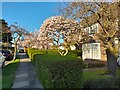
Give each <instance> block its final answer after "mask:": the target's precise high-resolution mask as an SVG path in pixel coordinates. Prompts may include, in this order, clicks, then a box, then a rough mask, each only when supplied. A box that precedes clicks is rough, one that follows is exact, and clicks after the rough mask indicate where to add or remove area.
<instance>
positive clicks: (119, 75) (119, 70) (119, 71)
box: [118, 68, 120, 77]
mask: <svg viewBox="0 0 120 90" xmlns="http://www.w3.org/2000/svg"><path fill="white" fill-rule="evenodd" d="M118 77H120V68H118Z"/></svg>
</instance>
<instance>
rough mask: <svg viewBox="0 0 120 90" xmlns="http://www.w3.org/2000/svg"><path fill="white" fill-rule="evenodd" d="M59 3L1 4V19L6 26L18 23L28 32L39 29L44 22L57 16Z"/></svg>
mask: <svg viewBox="0 0 120 90" xmlns="http://www.w3.org/2000/svg"><path fill="white" fill-rule="evenodd" d="M58 5H59V2H2V18H3V19H5V20H6V21H7V22H8V24H9V25H10V24H13V23H14V22H18V25H20V26H23V27H24V28H26V29H27V30H29V31H34V29H39V28H40V26H41V24H42V23H43V21H44V20H46V19H47V18H49V17H51V16H56V15H59V13H58V11H57V8H58Z"/></svg>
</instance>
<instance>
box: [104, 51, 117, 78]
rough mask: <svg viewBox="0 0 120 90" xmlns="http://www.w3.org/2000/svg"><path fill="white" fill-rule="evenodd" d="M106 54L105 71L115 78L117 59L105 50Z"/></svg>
mask: <svg viewBox="0 0 120 90" xmlns="http://www.w3.org/2000/svg"><path fill="white" fill-rule="evenodd" d="M106 54H107V69H108V71H109V72H110V73H111V75H112V76H113V77H116V76H117V58H116V56H115V54H114V53H113V52H112V51H110V50H109V49H107V50H106Z"/></svg>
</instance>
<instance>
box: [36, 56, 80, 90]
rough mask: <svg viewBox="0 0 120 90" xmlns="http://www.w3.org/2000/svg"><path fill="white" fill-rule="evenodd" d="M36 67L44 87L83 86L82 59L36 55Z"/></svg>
mask: <svg viewBox="0 0 120 90" xmlns="http://www.w3.org/2000/svg"><path fill="white" fill-rule="evenodd" d="M34 64H35V67H36V70H37V74H38V77H39V80H40V81H41V83H42V85H43V87H44V88H81V87H82V60H80V59H78V58H75V57H70V56H65V57H62V56H60V55H49V54H44V55H35V62H34Z"/></svg>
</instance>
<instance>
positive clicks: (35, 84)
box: [12, 53, 43, 90]
mask: <svg viewBox="0 0 120 90" xmlns="http://www.w3.org/2000/svg"><path fill="white" fill-rule="evenodd" d="M19 55H20V58H21V59H20V64H19V66H18V69H17V71H16V75H15V80H14V84H13V86H12V90H16V88H19V89H21V90H22V89H23V88H28V89H31V90H36V89H39V90H43V87H42V86H41V84H40V83H39V81H38V78H37V77H36V72H35V68H34V67H33V65H32V63H31V61H30V60H29V58H27V56H26V55H25V53H21V54H19Z"/></svg>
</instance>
